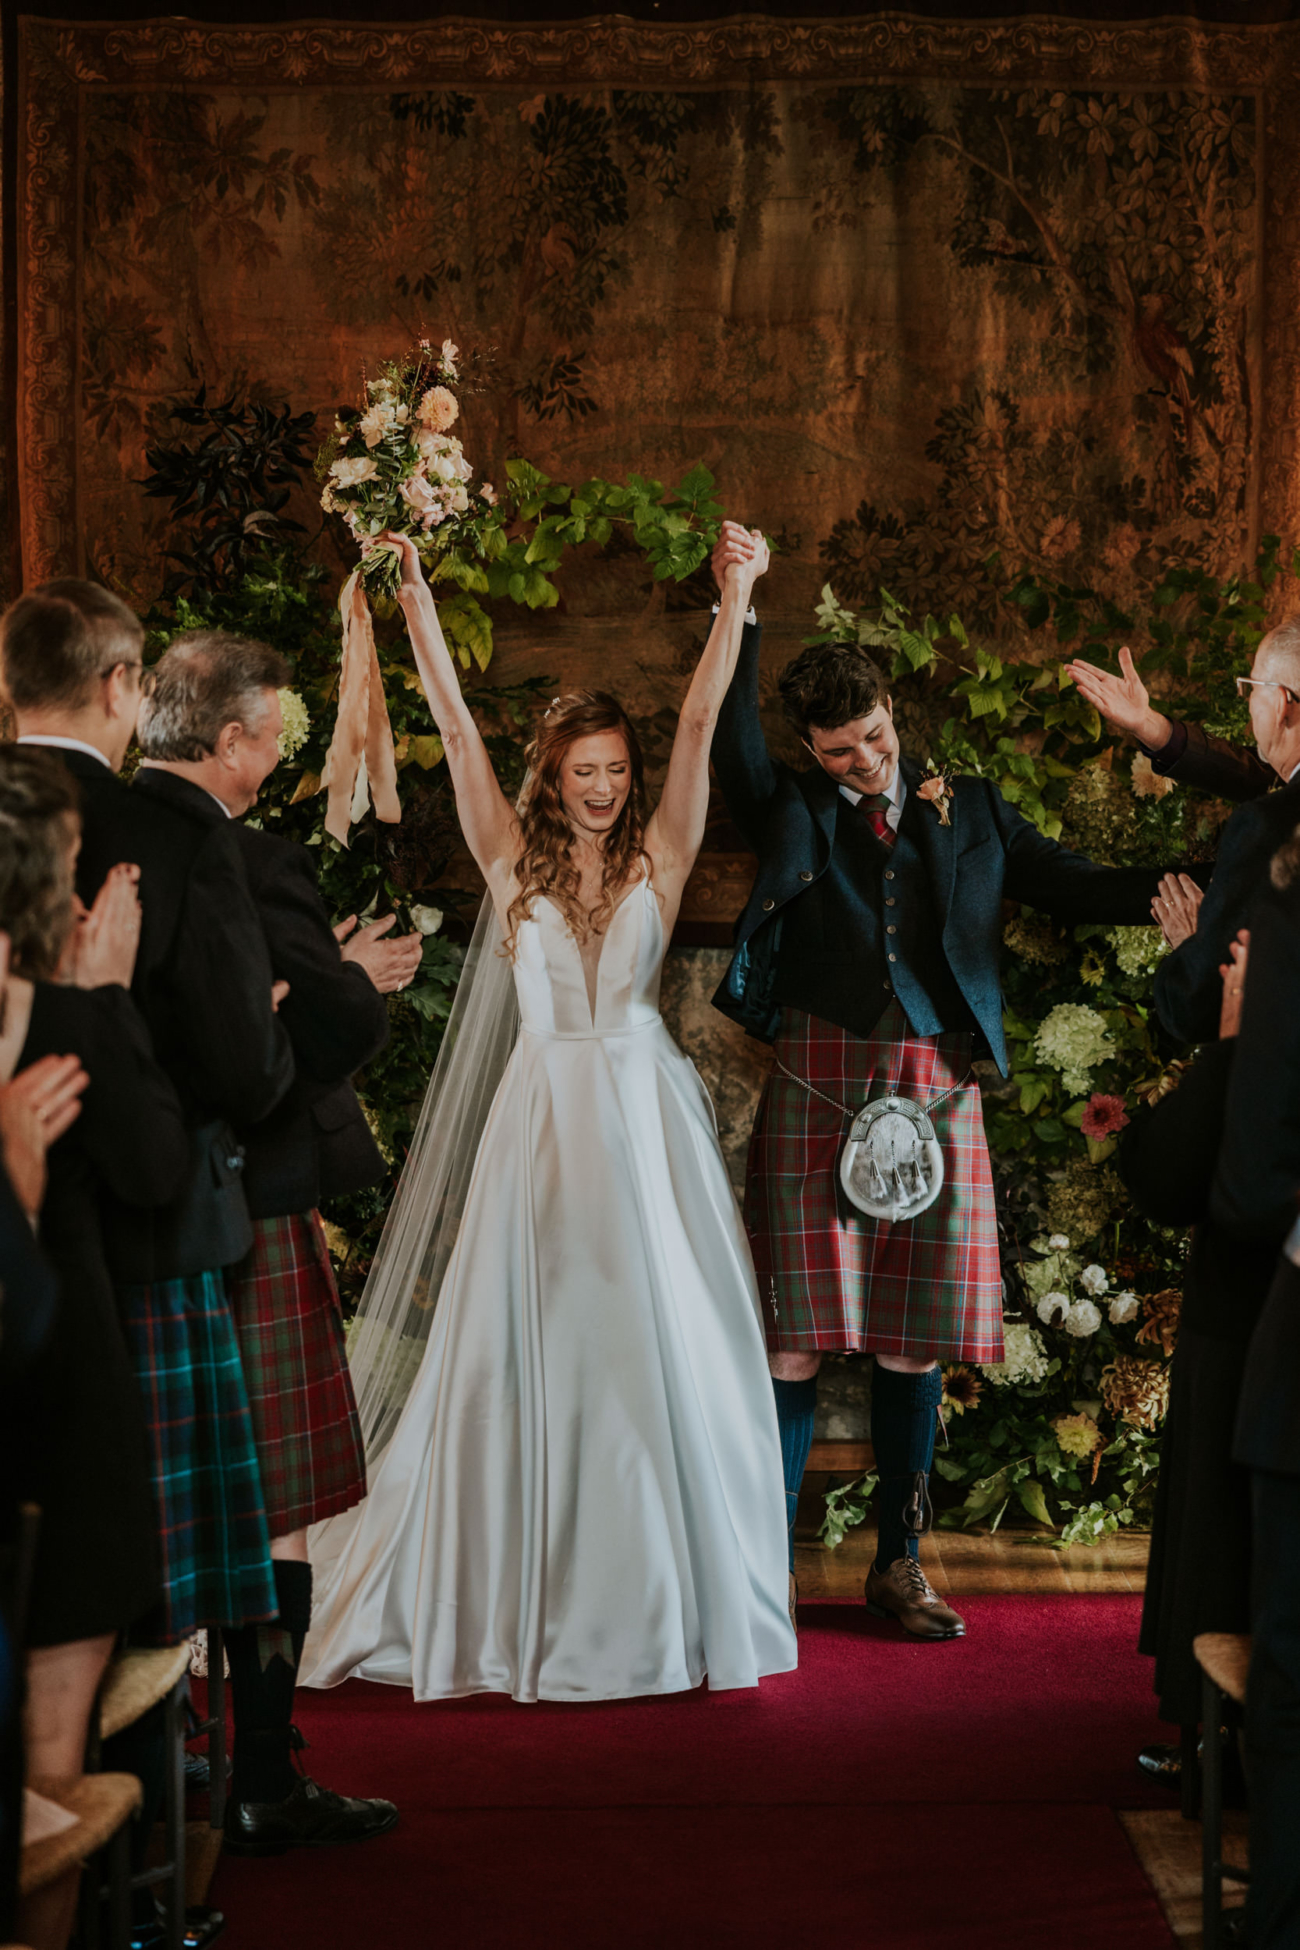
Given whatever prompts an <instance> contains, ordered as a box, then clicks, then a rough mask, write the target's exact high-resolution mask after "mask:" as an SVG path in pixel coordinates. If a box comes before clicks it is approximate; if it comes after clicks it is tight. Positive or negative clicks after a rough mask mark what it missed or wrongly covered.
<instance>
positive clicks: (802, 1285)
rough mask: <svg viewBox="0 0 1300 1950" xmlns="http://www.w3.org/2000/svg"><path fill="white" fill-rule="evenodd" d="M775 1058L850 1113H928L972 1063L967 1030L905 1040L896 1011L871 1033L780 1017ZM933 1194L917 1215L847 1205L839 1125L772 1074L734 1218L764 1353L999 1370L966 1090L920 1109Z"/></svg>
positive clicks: (993, 1223) (998, 1297)
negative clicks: (889, 1217) (754, 1280)
mask: <svg viewBox="0 0 1300 1950" xmlns="http://www.w3.org/2000/svg"><path fill="white" fill-rule="evenodd" d="M775 1053H776V1057H777V1061H778V1062H780V1063H783V1064H784V1065H785V1067H786V1069H788V1070H791V1071H793V1072H794V1075H795V1076H796V1077H802V1078H804V1079H806V1081H807V1082H809V1083H811V1084H813V1085H814V1086H815V1088H816V1089H818V1090H821V1091H824V1092H825V1094H826V1095H827V1096H828V1097H833V1098H835V1099H836V1101H837V1102H838V1103H840V1104H848V1105H851V1106H852V1108H853V1110H854V1111H855V1112H856V1111H858V1110H860V1109H861V1107H862V1106H863V1104H865V1103H866V1102H867V1100H868V1098H870V1097H878V1096H886V1095H895V1094H896V1095H899V1096H906V1097H912V1098H914V1099H915V1100H916V1101H917V1102H918V1103H919V1104H921V1105H922V1106H925V1105H927V1104H928V1103H929V1101H930V1100H931V1098H933V1097H936V1096H938V1095H939V1094H940V1093H941V1092H943V1091H945V1090H949V1089H951V1088H952V1086H953V1085H954V1084H955V1083H957V1082H958V1081H959V1080H960V1079H961V1078H962V1077H963V1076H965V1075H966V1073H967V1071H968V1070H969V1068H970V1058H971V1038H970V1036H969V1035H968V1034H966V1033H959V1034H955V1035H947V1036H935V1037H917V1036H913V1035H912V1033H911V1030H910V1028H909V1026H908V1022H907V1018H906V1017H905V1016H904V1014H903V1011H902V1009H901V1008H900V1006H899V1004H898V1003H897V1002H891V1003H890V1005H889V1007H888V1009H887V1010H886V1011H885V1013H884V1015H883V1016H882V1017H881V1019H880V1021H879V1022H878V1023H877V1024H876V1027H875V1029H874V1031H873V1032H872V1034H871V1035H870V1036H868V1037H865V1038H864V1037H861V1036H854V1035H853V1034H852V1033H851V1032H850V1031H849V1030H847V1029H840V1028H837V1027H836V1025H835V1024H834V1023H829V1022H823V1021H821V1020H820V1019H819V1018H818V1017H816V1016H809V1015H804V1014H803V1013H802V1012H801V1011H800V1010H797V1009H786V1010H784V1011H783V1013H782V1017H781V1029H780V1033H779V1034H778V1036H777V1039H776V1046H775ZM929 1116H930V1121H931V1123H932V1124H933V1125H934V1133H935V1136H936V1138H937V1139H938V1141H939V1143H940V1145H941V1146H942V1148H943V1164H944V1182H943V1189H942V1190H941V1191H940V1193H939V1196H938V1198H937V1199H936V1200H935V1201H934V1203H933V1205H931V1206H929V1207H928V1208H927V1209H926V1210H925V1211H924V1212H921V1213H919V1214H918V1215H917V1217H916V1218H914V1219H907V1220H904V1221H903V1222H902V1223H901V1224H898V1225H890V1224H888V1223H887V1222H886V1221H884V1220H880V1219H872V1218H869V1217H868V1216H867V1214H866V1213H865V1212H860V1211H859V1210H858V1209H857V1207H856V1206H854V1205H852V1204H851V1203H850V1202H849V1200H848V1199H847V1198H846V1197H845V1195H844V1193H843V1191H842V1189H841V1187H840V1180H839V1169H840V1154H841V1152H842V1150H843V1148H844V1143H845V1140H846V1139H847V1137H848V1133H849V1119H848V1118H847V1117H845V1116H844V1115H843V1114H842V1113H841V1112H840V1111H838V1110H835V1109H833V1108H832V1107H831V1105H829V1104H826V1103H823V1102H822V1101H821V1100H820V1099H819V1098H817V1097H814V1096H812V1095H811V1094H810V1092H808V1091H807V1090H804V1089H802V1088H801V1086H800V1085H799V1084H798V1083H795V1082H794V1081H793V1080H792V1078H790V1077H787V1076H783V1075H782V1073H781V1071H780V1070H778V1069H776V1068H774V1069H773V1071H772V1073H771V1075H770V1077H769V1078H768V1080H767V1084H766V1087H765V1088H764V1091H763V1096H762V1099H761V1101H760V1103H759V1107H758V1116H757V1118H756V1120H755V1123H754V1131H753V1136H752V1137H751V1139H750V1146H749V1170H748V1176H747V1179H746V1185H745V1224H746V1226H747V1228H748V1230H749V1237H750V1243H751V1245H752V1246H753V1249H754V1264H755V1269H756V1271H757V1274H758V1285H759V1292H760V1293H761V1295H762V1298H763V1311H764V1316H765V1319H766V1323H767V1343H768V1346H769V1348H771V1349H772V1350H773V1351H774V1352H780V1351H786V1352H790V1353H797V1352H806V1351H811V1350H813V1349H823V1350H826V1351H830V1350H835V1351H838V1352H857V1351H874V1352H879V1353H882V1354H911V1355H919V1356H922V1357H924V1356H926V1355H933V1356H937V1357H939V1358H940V1359H943V1360H962V1361H1000V1360H1001V1359H1002V1356H1003V1348H1002V1276H1001V1270H1000V1265H999V1259H998V1234H997V1217H996V1211H995V1207H994V1202H993V1174H992V1171H991V1169H990V1166H989V1154H988V1145H987V1143H986V1142H985V1137H984V1119H983V1115H982V1112H981V1108H980V1092H979V1085H978V1084H977V1083H976V1082H975V1081H974V1079H972V1080H971V1082H970V1083H969V1084H967V1085H966V1086H965V1088H963V1089H960V1090H958V1091H956V1093H955V1094H954V1095H953V1096H951V1097H949V1098H948V1099H947V1101H946V1102H945V1103H943V1104H940V1105H939V1106H938V1107H937V1108H936V1109H935V1110H934V1111H931V1112H929Z"/></svg>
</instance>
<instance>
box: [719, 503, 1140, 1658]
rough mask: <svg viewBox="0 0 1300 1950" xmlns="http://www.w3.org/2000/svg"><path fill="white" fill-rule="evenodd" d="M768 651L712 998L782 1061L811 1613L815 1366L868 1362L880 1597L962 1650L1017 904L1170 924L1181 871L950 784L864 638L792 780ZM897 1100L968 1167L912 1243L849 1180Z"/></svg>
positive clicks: (766, 1232)
mask: <svg viewBox="0 0 1300 1950" xmlns="http://www.w3.org/2000/svg"><path fill="white" fill-rule="evenodd" d="M748 547H749V541H748V537H747V534H746V531H745V530H744V529H743V528H742V527H740V526H739V524H737V523H735V522H726V523H724V525H723V531H722V537H721V540H720V541H719V543H718V546H717V548H716V549H715V551H714V556H713V566H714V573H715V575H716V576H717V578H718V581H719V585H721V580H722V576H723V573H724V571H725V569H726V567H727V565H728V563H730V562H734V561H738V560H740V559H741V558H742V556H743V555H744V553H745V552H746V551H747V549H748ZM760 638H761V631H760V629H759V627H758V625H757V623H752V624H749V625H747V627H746V630H745V635H744V638H743V641H742V645H741V652H740V662H739V665H738V666H737V670H736V675H735V677H734V679H733V681H732V684H731V688H730V690H729V692H728V694H727V697H726V700H725V702H724V704H723V706H722V712H721V715H720V717H719V720H718V728H717V733H716V736H715V738H714V743H713V762H714V766H715V768H716V771H717V776H718V782H719V784H720V786H721V788H722V793H723V797H724V799H725V800H726V803H727V807H728V810H729V812H730V813H731V816H732V818H733V820H734V821H735V823H736V825H737V827H738V828H739V829H740V832H741V833H742V834H743V836H744V837H745V839H746V841H747V842H748V844H749V845H750V846H751V847H752V848H753V850H754V851H755V852H756V853H757V855H758V873H757V877H756V879H755V882H754V888H753V892H752V893H751V895H750V898H749V902H748V904H747V906H746V908H745V911H744V913H743V915H742V916H741V919H740V924H739V927H738V929H737V935H736V950H735V954H734V956H733V959H732V962H731V966H730V968H729V969H728V971H727V975H726V979H725V980H724V981H723V983H722V986H721V987H720V988H719V990H718V992H717V994H716V995H715V996H714V1002H715V1004H716V1006H717V1007H718V1008H719V1009H721V1010H722V1011H723V1013H724V1014H725V1015H728V1016H730V1017H731V1018H732V1020H733V1021H735V1022H738V1023H740V1024H741V1025H742V1027H743V1028H745V1029H747V1030H748V1031H749V1032H750V1034H751V1035H754V1036H757V1037H760V1038H761V1039H762V1040H764V1041H765V1042H769V1043H772V1044H774V1046H775V1057H776V1063H775V1065H774V1068H773V1070H772V1073H771V1075H770V1076H769V1078H768V1081H767V1084H766V1086H765V1088H764V1092H763V1097H762V1100H761V1102H760V1104H759V1109H758V1115H757V1118H756V1121H755V1125H754V1132H753V1137H752V1139H751V1142H750V1155H749V1178H748V1184H747V1187H746V1198H745V1220H746V1225H747V1227H748V1230H749V1234H750V1239H751V1242H752V1245H753V1248H754V1260H755V1265H756V1269H757V1272H758V1281H759V1289H760V1292H761V1294H762V1296H763V1303H764V1310H765V1313H766V1318H767V1336H768V1348H769V1352H770V1364H771V1369H772V1375H773V1385H774V1388H775V1391H776V1403H777V1418H778V1421H779V1423H780V1429H781V1449H782V1456H783V1460H784V1464H785V1487H786V1507H787V1513H788V1517H789V1524H790V1539H791V1544H790V1562H791V1599H792V1603H793V1597H794V1583H793V1565H794V1515H795V1507H796V1504H797V1501H798V1494H799V1484H800V1480H801V1478H802V1476H803V1471H804V1465H805V1463H806V1462H807V1459H808V1450H809V1447H810V1445H811V1442H812V1431H813V1413H814V1409H815V1406H816V1399H817V1380H816V1377H817V1369H818V1366H819V1365H820V1362H821V1357H822V1354H823V1353H825V1352H827V1351H851V1352H868V1351H869V1352H872V1353H874V1355H875V1357H876V1366H875V1375H874V1379H873V1383H872V1400H871V1434H872V1441H873V1444H874V1447H875V1455H876V1467H877V1469H878V1471H879V1473H880V1495H879V1545H878V1550H877V1555H876V1560H875V1563H874V1564H873V1566H872V1569H871V1572H870V1575H869V1576H868V1578H867V1584H866V1599H867V1603H868V1605H869V1606H871V1607H872V1609H873V1610H875V1611H876V1612H877V1613H878V1614H887V1615H891V1616H893V1617H895V1618H897V1620H898V1621H899V1623H900V1624H901V1625H902V1627H903V1628H904V1630H905V1631H907V1632H909V1633H911V1634H912V1635H913V1636H915V1637H917V1638H923V1639H950V1638H959V1637H960V1636H961V1635H962V1634H963V1633H964V1631H965V1624H964V1622H963V1620H962V1619H961V1617H960V1616H959V1614H958V1613H957V1612H955V1611H953V1610H952V1609H951V1607H950V1606H948V1605H945V1604H944V1603H942V1601H941V1600H940V1599H939V1597H938V1596H937V1594H936V1593H935V1591H934V1590H933V1589H932V1587H931V1585H930V1583H929V1581H928V1579H927V1578H926V1577H925V1575H924V1573H923V1572H922V1570H921V1568H920V1564H919V1562H918V1554H919V1539H920V1537H921V1535H922V1533H923V1532H924V1531H925V1530H926V1529H928V1527H929V1514H930V1512H929V1496H928V1480H929V1472H930V1465H931V1461H932V1459H933V1453H934V1437H935V1424H936V1414H937V1410H938V1406H939V1401H940V1397H941V1395H942V1392H943V1382H942V1377H941V1375H940V1372H939V1366H938V1363H939V1361H941V1360H944V1361H947V1360H963V1359H964V1360H972V1361H980V1362H984V1361H998V1360H1000V1359H1001V1358H1002V1318H1001V1316H1002V1306H1001V1280H1000V1273H999V1262H998V1242H997V1223H996V1216H995V1211H994V1202H993V1184H992V1174H991V1171H990V1167H989V1158H988V1150H987V1146H986V1144H985V1140H984V1129H983V1122H982V1118H981V1114H980V1104H979V1087H978V1085H977V1084H976V1083H974V1081H973V1080H968V1075H967V1073H968V1069H969V1064H970V1062H971V1059H972V1057H980V1056H985V1057H987V1056H991V1057H992V1058H993V1060H994V1061H995V1062H996V1063H997V1065H998V1068H999V1069H1000V1070H1001V1071H1002V1072H1003V1074H1005V1073H1006V1067H1007V1062H1006V1043H1005V1039H1004V1036H1003V1030H1002V994H1001V986H1000V982H999V974H998V951H999V940H1000V932H1001V906H1002V901H1003V898H1004V896H1009V897H1010V898H1012V899H1014V900H1020V901H1026V902H1028V903H1029V904H1030V905H1031V906H1033V907H1035V908H1038V909H1040V910H1042V911H1043V912H1045V913H1048V914H1051V915H1053V916H1054V917H1055V918H1056V919H1058V920H1060V921H1064V922H1067V923H1071V924H1072V923H1077V922H1082V921H1106V922H1111V923H1124V924H1128V925H1134V926H1136V925H1142V924H1149V923H1150V920H1151V902H1152V900H1153V898H1154V897H1155V895H1156V892H1157V890H1158V886H1159V881H1160V874H1159V872H1158V871H1156V870H1147V869H1107V868H1102V867H1097V866H1094V865H1093V864H1092V862H1091V861H1089V860H1085V859H1082V858H1080V856H1079V855H1078V854H1076V853H1071V852H1070V851H1069V850H1068V849H1067V848H1065V847H1063V846H1058V845H1056V844H1055V843H1054V842H1053V841H1051V840H1048V839H1045V838H1044V837H1043V835H1042V834H1041V833H1039V832H1038V830H1037V829H1036V828H1035V827H1034V826H1031V825H1030V823H1029V822H1028V821H1027V820H1025V819H1023V818H1022V817H1021V816H1020V814H1019V813H1017V812H1016V811H1014V810H1013V808H1012V807H1011V806H1009V805H1008V804H1007V802H1006V800H1005V799H1004V798H1003V797H1002V795H1001V793H1000V792H999V791H998V790H997V788H996V787H995V786H994V785H992V784H991V783H990V782H989V781H988V780H986V779H978V778H958V779H952V780H950V781H937V782H936V781H934V780H927V779H926V777H925V775H924V773H923V772H922V770H921V768H920V766H919V765H917V764H916V763H915V762H914V761H913V760H911V759H909V758H906V757H903V756H901V754H900V752H899V746H898V736H897V733H896V732H895V729H894V722H893V709H892V705H891V702H890V698H889V694H888V688H887V685H886V681H885V678H884V677H883V675H882V673H881V672H880V671H879V670H878V669H877V667H876V665H875V664H873V663H872V661H871V659H870V658H869V657H868V656H867V655H866V654H865V652H863V651H862V650H860V649H859V648H858V646H857V645H856V644H851V643H829V644H819V645H818V646H816V647H815V648H813V649H810V650H805V651H804V652H803V653H802V655H800V656H798V657H796V658H795V660H794V662H793V663H791V664H789V665H787V667H786V669H785V670H784V671H783V672H782V673H781V677H780V679H779V689H780V692H781V699H782V703H783V705H784V707H785V713H786V717H787V719H788V720H789V722H790V724H791V725H792V727H793V728H794V730H795V731H796V733H797V734H798V737H799V740H800V742H801V744H802V746H803V748H804V750H805V751H806V752H807V754H808V758H809V764H808V766H807V768H806V769H805V770H802V771H794V770H792V769H791V768H790V767H788V766H786V765H783V764H781V763H779V762H778V761H776V760H774V759H773V758H771V757H770V755H769V753H768V749H767V743H766V740H765V739H764V736H763V730H762V726H761V723H760V721H759V711H758V653H759V642H760ZM886 1074H887V1075H888V1079H889V1081H888V1083H886V1081H885V1077H886ZM886 1089H888V1090H890V1091H898V1092H900V1093H901V1094H905V1095H908V1096H911V1097H914V1098H915V1099H917V1100H918V1101H919V1102H920V1103H921V1104H922V1105H923V1106H926V1105H929V1106H931V1112H930V1114H931V1120H932V1122H933V1125H934V1129H935V1133H936V1136H937V1137H938V1140H939V1142H940V1144H941V1145H942V1147H943V1152H944V1168H945V1180H944V1184H943V1188H942V1190H941V1192H940V1194H939V1197H938V1199H937V1200H936V1201H935V1202H934V1203H933V1204H932V1205H931V1206H930V1207H929V1209H928V1210H927V1211H925V1212H923V1213H922V1214H920V1215H919V1216H917V1217H915V1218H913V1219H911V1220H906V1221H900V1222H898V1223H895V1224H892V1225H891V1224H888V1223H886V1222H884V1221H881V1220H876V1219H872V1218H869V1217H867V1216H866V1214H864V1213H862V1212H860V1211H858V1210H857V1208H856V1207H855V1206H853V1205H850V1204H848V1203H847V1201H846V1200H845V1199H844V1197H843V1196H842V1194H841V1192H840V1189H839V1181H838V1170H839V1157H840V1152H841V1150H842V1147H843V1143H844V1140H845V1138H846V1137H847V1135H848V1130H849V1121H850V1116H851V1115H854V1114H856V1112H857V1111H858V1110H859V1109H860V1108H861V1107H862V1105H863V1104H864V1103H865V1102H866V1100H867V1099H868V1098H869V1097H871V1096H873V1095H877V1096H878V1095H880V1094H881V1093H882V1092H883V1091H884V1090H886ZM949 1091H951V1093H952V1094H950V1095H947V1100H946V1101H945V1102H943V1103H942V1105H940V1102H939V1099H940V1098H941V1097H942V1096H944V1094H945V1093H948V1092H949ZM841 1106H843V1108H841Z"/></svg>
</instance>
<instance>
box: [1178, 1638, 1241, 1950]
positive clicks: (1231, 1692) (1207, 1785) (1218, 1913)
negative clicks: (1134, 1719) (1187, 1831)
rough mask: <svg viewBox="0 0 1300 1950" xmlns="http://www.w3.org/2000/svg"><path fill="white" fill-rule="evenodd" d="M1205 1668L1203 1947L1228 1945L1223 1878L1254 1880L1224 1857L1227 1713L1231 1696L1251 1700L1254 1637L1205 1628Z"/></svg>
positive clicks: (1196, 1642) (1198, 1651) (1198, 1641)
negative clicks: (1248, 1688)
mask: <svg viewBox="0 0 1300 1950" xmlns="http://www.w3.org/2000/svg"><path fill="white" fill-rule="evenodd" d="M1192 1651H1193V1652H1194V1653H1195V1655H1196V1662H1197V1664H1198V1665H1199V1666H1200V1668H1201V1742H1202V1746H1201V1905H1202V1908H1201V1918H1202V1942H1203V1944H1204V1950H1223V1945H1224V1942H1225V1935H1224V1923H1223V1881H1224V1877H1225V1876H1227V1877H1228V1878H1229V1879H1230V1880H1231V1881H1232V1882H1248V1881H1249V1880H1250V1878H1249V1876H1248V1874H1247V1872H1246V1870H1245V1869H1231V1868H1228V1867H1226V1866H1225V1864H1224V1860H1223V1716H1224V1706H1225V1703H1226V1701H1228V1700H1233V1701H1235V1702H1236V1704H1237V1705H1238V1706H1244V1705H1245V1704H1246V1675H1247V1674H1248V1672H1249V1671H1250V1637H1249V1635H1248V1634H1247V1633H1244V1632H1202V1633H1201V1635H1200V1636H1199V1638H1195V1639H1193V1641H1192Z"/></svg>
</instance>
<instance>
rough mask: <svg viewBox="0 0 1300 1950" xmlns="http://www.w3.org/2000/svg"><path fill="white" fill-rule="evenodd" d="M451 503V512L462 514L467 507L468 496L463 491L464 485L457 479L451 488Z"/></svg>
mask: <svg viewBox="0 0 1300 1950" xmlns="http://www.w3.org/2000/svg"><path fill="white" fill-rule="evenodd" d="M451 505H452V510H453V512H454V513H456V514H458V515H463V514H464V512H465V510H466V509H467V508H468V507H469V496H468V494H467V493H466V492H465V485H464V482H463V481H457V483H456V485H455V487H454V488H453V489H452V491H451Z"/></svg>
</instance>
